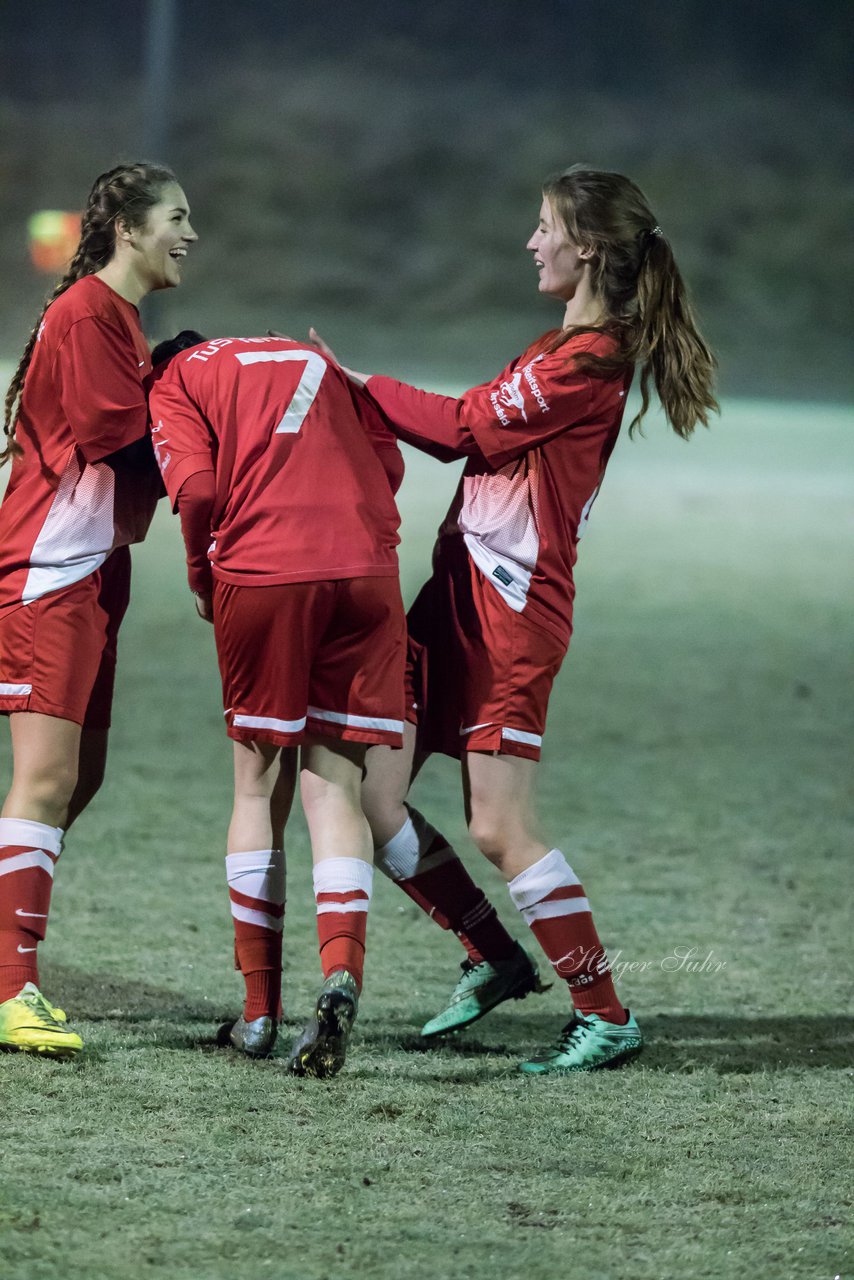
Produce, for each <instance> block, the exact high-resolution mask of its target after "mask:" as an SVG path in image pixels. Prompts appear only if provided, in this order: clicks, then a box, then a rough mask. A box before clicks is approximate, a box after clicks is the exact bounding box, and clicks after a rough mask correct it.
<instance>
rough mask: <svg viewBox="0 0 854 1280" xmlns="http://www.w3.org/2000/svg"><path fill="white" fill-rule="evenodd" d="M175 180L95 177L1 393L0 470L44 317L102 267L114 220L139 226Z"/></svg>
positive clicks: (138, 168) (136, 172) (122, 169)
mask: <svg viewBox="0 0 854 1280" xmlns="http://www.w3.org/2000/svg"><path fill="white" fill-rule="evenodd" d="M175 181H176V178H175V175H174V173H172V171H171V169H167V168H165V167H164V166H163V165H156V164H145V163H139V164H121V165H118V166H117V167H116V168H115V169H109V170H108V171H107V172H106V173H102V174H101V175H100V177H98V178H96V179H95V182H94V184H93V186H92V190H91V191H90V192H89V198H88V200H87V201H86V210H85V212H84V214H83V220H82V224H81V227H80V243H79V244H78V246H77V251H76V253H75V254H74V257H73V258H72V259H71V262H70V263H69V266H68V270H67V271H66V273H65V275H64V276H63V277H62V279H61V280H60V281H59V282H58V283H57V285H56V288H55V289H54V291H53V293H52V294H51V295H50V297H49V298H47V299H46V301H45V304H44V306H43V307H42V309H41V312H40V313H39V318H38V320H36V323H35V324H34V325H33V330H32V333H31V334H30V336H29V339H28V340H27V345H26V346H25V347H24V353H23V355H22V356H21V359H20V362H19V364H18V367H17V369H16V370H15V375H14V377H13V378H12V381H11V382H10V383H9V390H8V391H7V392H6V404H5V414H4V419H3V430H4V431H5V433H6V447H5V449H4V450H3V451H2V453H0V466H2V465H3V463H4V462H6V461H7V460H8V459H9V458H12V457H17V456H18V455H19V454H20V453H21V452H22V450H21V446H20V445H19V444H18V443H17V441H16V440H15V422H16V420H17V416H18V408H19V407H20V396H21V392H22V390H23V387H24V379H25V378H26V376H27V369H28V368H29V366H30V360H31V359H32V354H33V349H34V348H35V345H36V340H37V338H38V335H39V329H40V328H41V323H42V320H43V319H44V314H45V312H46V311H47V309H48V307H49V306H50V304H51V303H52V302H54V301H55V300H56V299H57V298H58V297H60V295H61V294H63V293H65V291H66V289H70V288H71V286H72V285H73V284H75V283H76V282H77V281H78V280H82V279H83V277H84V276H90V275H93V274H94V272H96V271H100V270H101V268H102V267H105V266H106V265H107V263H108V262H109V261H110V259H111V258H112V257H113V254H114V253H115V248H116V222H117V221H118V220H120V221H121V222H123V223H125V225H126V226H128V227H130V228H135V227H141V226H142V225H143V224H144V222H145V220H146V218H147V217H148V211H149V209H151V208H152V207H153V206H154V205H155V204H157V202H158V200H159V199H160V195H161V192H162V190H163V188H164V187H165V186H167V185H168V184H169V183H172V182H175Z"/></svg>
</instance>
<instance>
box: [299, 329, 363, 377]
mask: <svg viewBox="0 0 854 1280" xmlns="http://www.w3.org/2000/svg"><path fill="white" fill-rule="evenodd" d="M308 337H309V341H310V342H312V343H313V344H314V346H316V347H317V349H318V351H319V352H320V354H321V355H322V356H326V359H327V360H331V361H332V363H333V364H337V365H338V368H339V369H340V370H341V372H342V373H346V375H347V377H348V378H349V379H350V381H351V382H355V384H356V386H357V387H363V386H364V385H365V383H366V382H367V381H368V378H369V377H370V376H371V375H370V374H369V373H356V371H355V369H348V368H347V366H346V365H345V364H342V363H341V361H340V360H339V359H338V357H337V356H336V354H335V352H334V351H333V350H332V348H331V347H330V346H329V344H328V343H326V342H324V341H323V339H322V338H321V336H320V334H319V333H318V332H317V330H316V329H315V328H314V326H312V327H311V328H310V329H309V331H308Z"/></svg>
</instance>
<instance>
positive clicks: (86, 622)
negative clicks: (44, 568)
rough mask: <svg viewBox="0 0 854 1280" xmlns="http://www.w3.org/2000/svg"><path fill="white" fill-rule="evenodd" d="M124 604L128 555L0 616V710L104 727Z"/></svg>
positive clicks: (117, 554)
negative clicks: (37, 713)
mask: <svg viewBox="0 0 854 1280" xmlns="http://www.w3.org/2000/svg"><path fill="white" fill-rule="evenodd" d="M129 598H130V551H129V550H128V548H127V547H118V548H117V549H116V550H115V551H114V552H113V553H112V554H111V555H109V556H108V557H107V559H106V560H105V561H104V563H103V564H102V565H101V568H100V569H96V571H95V572H94V573H90V574H89V575H88V576H87V577H85V578H81V580H80V581H79V582H74V583H72V584H71V586H70V587H62V588H61V589H60V590H59V591H53V592H51V593H50V595H46V596H42V597H41V598H40V599H39V600H33V601H32V603H31V604H22V605H21V606H20V607H19V608H17V609H13V610H11V611H9V612H6V613H5V614H4V615H3V616H2V617H0V712H2V713H3V714H4V715H8V714H9V712H13V711H37V712H40V713H41V714H42V715H46V716H57V717H58V718H59V719H60V720H71V721H73V722H74V723H75V724H80V725H83V726H84V727H85V728H86V729H109V727H110V712H111V710H112V705H113V686H114V684H115V678H116V645H117V642H118V635H119V627H120V626H121V623H122V618H123V617H124V616H125V611H126V609H127V607H128V600H129Z"/></svg>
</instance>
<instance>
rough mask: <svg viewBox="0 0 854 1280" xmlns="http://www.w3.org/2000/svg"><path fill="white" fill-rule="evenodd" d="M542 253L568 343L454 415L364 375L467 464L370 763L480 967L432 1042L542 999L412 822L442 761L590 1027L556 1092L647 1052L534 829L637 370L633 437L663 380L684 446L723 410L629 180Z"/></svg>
mask: <svg viewBox="0 0 854 1280" xmlns="http://www.w3.org/2000/svg"><path fill="white" fill-rule="evenodd" d="M527 249H528V251H529V252H530V253H531V254H533V257H534V263H535V266H536V268H537V271H538V273H539V290H540V292H541V293H544V294H548V296H549V297H553V298H555V299H557V300H558V301H559V302H560V303H562V305H563V316H562V321H561V327H560V329H557V330H551V331H550V332H548V333H545V334H543V335H542V336H541V337H539V338H538V339H537V340H536V341H535V342H533V343H532V344H531V346H530V347H528V349H527V350H526V351H524V352H523V353H522V355H521V356H518V357H517V358H516V359H515V360H513V361H512V362H511V363H510V364H509V365H508V366H507V367H506V368H505V369H503V370H502V371H501V372H500V373H499V374H497V375H496V377H495V378H493V379H492V380H491V381H490V382H486V383H484V384H482V385H481V386H478V387H473V388H472V389H471V390H470V391H467V392H466V393H465V395H463V396H462V398H461V399H459V400H454V399H450V398H448V397H446V396H438V395H431V394H429V393H427V392H423V391H419V390H418V389H416V388H415V387H410V386H407V385H406V384H405V383H401V382H398V381H397V380H396V379H393V378H385V377H372V376H369V375H365V374H357V373H354V372H353V371H352V370H348V371H347V372H348V373H349V375H350V377H351V378H352V379H353V380H354V381H355V382H357V383H358V384H360V385H361V386H363V387H364V388H365V389H366V391H367V393H368V395H370V396H371V398H372V399H373V400H374V402H375V403H376V405H377V406H378V407H379V409H380V410H381V411H382V413H383V416H384V419H385V421H386V422H388V424H389V426H390V427H391V429H392V431H394V433H395V434H396V435H398V436H400V437H401V438H402V439H404V440H406V441H407V442H409V443H410V444H414V445H415V446H416V447H419V448H421V449H423V450H425V451H426V452H428V453H432V454H433V455H434V456H436V457H439V458H441V459H443V460H445V461H449V460H451V459H454V458H465V459H466V466H465V470H464V472H463V476H462V479H461V481H460V486H459V489H458V492H457V496H456V497H455V499H454V501H453V503H452V505H451V509H450V511H449V512H448V514H447V516H446V518H445V520H444V522H443V524H442V526H441V528H440V530H439V538H438V542H437V544H436V549H435V552H434V556H433V573H432V576H431V577H430V579H429V580H428V581H427V582H426V583H425V585H424V587H423V588H422V590H421V592H420V594H419V595H418V597H417V599H416V601H415V603H414V605H413V606H412V608H411V610H410V612H409V618H408V624H409V640H410V661H409V672H408V682H409V687H408V688H407V697H408V699H409V704H408V712H409V719H410V723H409V725H408V726H407V731H406V734H405V740H404V749H403V750H402V751H399V752H396V753H395V752H392V751H391V750H390V749H389V748H387V747H383V746H377V747H372V748H371V750H370V751H369V753H368V761H367V775H366V779H365V783H364V787H363V800H364V807H365V813H366V814H367V816H368V819H369V821H370V823H371V828H372V832H373V837H374V843H375V845H376V855H375V862H376V865H377V866H379V867H380V868H381V869H382V870H383V871H385V873H386V874H387V875H389V876H390V877H391V878H392V879H393V880H395V881H397V882H398V883H399V884H400V886H401V888H403V890H404V891H405V892H406V893H408V894H409V896H410V897H411V898H413V899H414V901H416V902H417V903H418V905H419V906H421V907H422V908H423V909H424V910H425V911H427V912H428V913H429V915H430V916H431V917H432V919H433V920H434V921H436V922H437V923H440V924H443V926H444V927H445V928H452V929H453V930H454V932H455V933H456V934H457V935H458V936H459V937H460V940H461V941H462V942H463V944H464V945H465V947H466V950H467V952H468V959H467V960H466V961H464V962H463V976H462V978H461V979H460V981H459V982H458V983H457V986H456V988H455V990H454V991H453V993H452V995H451V998H450V1000H449V1001H448V1004H447V1007H446V1008H445V1009H443V1010H442V1011H441V1012H440V1013H439V1014H438V1015H437V1016H436V1017H435V1018H432V1019H431V1020H430V1022H428V1023H427V1025H426V1026H425V1027H424V1028H423V1029H422V1035H423V1036H425V1037H428V1038H430V1037H433V1036H438V1035H442V1034H444V1033H446V1032H449V1031H454V1030H458V1029H459V1028H461V1027H463V1026H466V1025H468V1024H469V1023H471V1022H474V1021H476V1020H477V1019H478V1018H480V1017H482V1016H483V1015H484V1014H485V1013H488V1012H489V1010H490V1009H493V1008H495V1006H496V1005H498V1004H500V1003H502V1002H503V1001H505V1000H508V999H510V998H511V997H513V998H516V999H518V998H520V997H521V996H525V995H527V994H528V993H529V992H531V991H535V990H538V989H540V983H539V975H538V971H537V968H536V965H535V963H534V961H533V959H532V957H530V956H529V955H528V954H527V953H526V952H525V951H524V950H523V949H522V948H521V947H519V946H518V945H517V944H516V943H514V941H513V939H512V937H511V936H510V934H509V933H508V932H507V930H505V929H504V928H503V926H502V925H501V924H500V923H499V921H498V919H497V916H496V912H495V909H494V907H492V906H491V904H489V903H488V902H487V901H486V899H485V898H484V896H483V893H482V892H481V890H480V889H479V888H478V887H477V886H476V885H475V883H474V881H473V880H472V879H471V877H470V876H469V875H468V872H467V871H466V870H465V868H464V867H463V864H462V862H461V861H460V859H459V858H458V857H457V855H456V853H455V852H454V850H453V849H451V847H450V846H449V845H448V842H447V841H446V839H445V837H444V836H443V835H442V834H441V833H440V832H438V831H437V830H436V829H435V828H434V827H432V826H431V825H430V823H429V822H427V820H426V819H425V818H424V817H423V816H422V815H421V814H420V813H419V812H418V811H417V810H416V809H414V808H413V807H412V806H411V805H410V804H408V803H405V802H406V799H407V796H408V791H409V787H410V784H411V781H412V779H413V778H414V776H415V774H416V773H417V772H418V769H419V768H420V765H421V763H423V761H424V759H425V758H426V757H427V755H429V754H430V753H431V752H437V751H438V752H443V753H444V754H446V755H450V756H454V757H457V758H458V759H459V760H460V763H461V772H462V785H463V799H464V805H465V811H466V816H467V819H468V827H469V833H470V835H471V836H472V839H473V840H474V842H475V844H477V845H478V847H479V848H480V850H481V852H482V853H483V854H484V855H485V856H486V857H487V858H489V860H490V861H491V862H492V863H493V864H494V865H495V866H496V867H497V868H498V870H499V871H500V872H501V874H502V875H503V876H504V878H505V880H506V881H507V882H508V887H509V890H510V897H511V899H512V901H513V903H514V904H515V905H516V906H517V907H518V909H519V910H520V912H521V913H522V916H523V918H524V919H525V921H526V923H527V924H529V925H530V927H531V930H532V932H533V934H534V936H535V938H536V940H537V941H538V943H539V944H540V946H541V947H542V949H543V951H544V952H545V954H546V956H547V958H548V960H549V962H550V964H551V965H552V967H553V969H554V971H555V973H556V974H557V975H558V977H559V978H561V979H563V980H564V981H565V982H566V984H567V987H568V988H569V995H570V998H571V1000H572V1004H573V1010H574V1012H573V1016H572V1019H571V1021H570V1022H569V1023H568V1024H567V1026H566V1027H565V1028H564V1029H563V1031H561V1032H560V1033H559V1035H558V1036H557V1038H556V1041H555V1043H554V1044H553V1045H552V1046H550V1047H549V1048H547V1049H546V1050H545V1051H544V1052H542V1053H540V1054H537V1055H534V1056H532V1057H531V1058H529V1059H527V1060H526V1061H524V1062H523V1063H522V1064H521V1069H522V1070H523V1071H524V1072H525V1073H526V1074H528V1075H542V1074H546V1073H558V1074H563V1073H565V1072H574V1071H589V1070H593V1069H595V1068H598V1067H602V1066H606V1065H607V1064H608V1063H612V1062H619V1061H622V1060H623V1059H625V1058H628V1057H631V1056H633V1055H634V1054H636V1053H637V1052H638V1050H639V1049H640V1047H641V1044H642V1036H641V1032H640V1030H639V1028H638V1025H637V1023H636V1022H635V1019H634V1017H633V1016H632V1015H631V1014H630V1013H629V1010H628V1009H626V1008H624V1006H623V1005H622V1003H621V1001H620V1000H619V998H618V996H617V993H616V990H615V988H614V984H613V981H612V979H611V974H610V969H609V965H608V958H607V956H606V954H605V951H604V949H603V947H602V944H601V942H600V939H599V934H598V932H597V930H596V928H595V926H594V923H593V916H592V913H591V910H590V903H589V901H588V899H587V897H586V895H585V893H584V890H583V888H582V886H581V883H580V881H579V879H578V877H577V876H576V874H575V872H574V871H573V870H572V868H571V867H570V865H569V863H568V862H567V860H566V858H565V857H564V855H563V853H562V852H561V850H559V849H557V848H551V849H550V848H549V847H548V845H547V844H545V843H543V841H542V840H541V838H540V835H539V830H538V828H537V825H536V822H535V819H534V804H533V790H534V778H535V773H536V767H537V762H538V761H539V759H540V750H541V747H542V742H543V736H544V734H545V727H546V712H547V709H548V703H549V697H550V694H551V689H552V683H553V681H554V679H555V677H556V675H557V673H558V670H559V668H560V666H561V663H562V662H563V659H564V656H565V654H566V651H567V647H568V645H569V641H570V635H571V632H572V606H573V597H574V594H575V588H574V584H573V569H574V565H575V560H576V555H577V546H578V540H579V538H580V537H581V534H582V533H583V531H584V528H585V525H586V523H587V520H588V517H589V515H590V510H591V507H592V506H593V503H594V501H595V499H596V495H597V493H598V492H599V487H600V485H601V483H602V480H603V477H604V474H605V468H606V466H607V464H608V460H609V458H610V456H611V451H612V450H613V448H614V445H615V443H616V440H617V436H618V434H619V432H620V425H621V421H622V417H623V410H624V408H625V404H626V395H627V392H628V389H629V385H630V383H631V381H632V377H633V374H634V370H635V368H636V367H637V368H638V371H639V373H640V389H641V409H640V413H639V414H638V415H637V417H636V418H635V421H634V423H633V424H632V426H636V425H637V423H638V422H639V421H640V419H641V418H642V416H643V414H644V413H645V412H646V410H647V408H648V405H649V383H650V380H651V381H652V383H653V384H654V386H655V390H656V392H657V394H658V397H659V400H660V401H661V405H662V408H663V409H664V412H665V415H666V417H667V418H668V420H669V422H670V424H671V426H672V427H673V429H674V430H675V431H676V432H677V433H678V434H679V435H680V436H682V437H684V438H687V437H688V436H690V435H691V432H692V431H693V430H694V428H695V427H696V425H697V424H698V423H700V422H702V423H706V422H707V421H708V416H709V414H710V413H711V412H713V411H714V410H715V409H716V408H717V405H716V401H715V398H714V395H713V393H712V372H713V369H714V359H713V357H712V355H711V353H710V351H709V350H708V348H707V347H706V345H705V343H704V341H703V339H702V337H701V336H700V334H699V332H698V330H697V328H696V326H695V324H694V320H693V317H692V314H691V309H690V306H689V304H688V300H687V297H686V294H685V289H684V286H683V283H682V277H681V275H680V273H679V270H678V268H677V266H676V262H675V260H674V258H673V254H672V251H671V249H670V246H669V244H668V242H667V240H666V238H665V237H664V236H663V235H662V232H661V228H660V227H659V225H658V222H657V220H656V218H655V216H654V215H653V213H652V210H651V209H650V207H649V204H648V203H647V201H646V199H645V197H644V195H643V193H642V192H641V191H640V190H639V188H638V187H637V186H636V185H635V183H633V182H632V181H631V180H630V179H629V178H626V177H625V176H623V175H622V174H619V173H609V172H606V171H602V170H597V169H591V168H588V167H587V166H582V165H574V166H573V167H572V168H571V169H568V170H567V171H566V172H565V173H562V174H560V175H558V176H556V177H555V178H552V179H550V180H549V181H548V182H546V184H545V187H544V189H543V192H542V204H541V206H540V212H539V219H538V222H537V227H536V230H535V231H534V234H533V235H532V236H531V238H530V239H529V241H528V244H527ZM315 336H316V335H315ZM321 346H322V349H324V350H325V352H326V354H327V355H330V356H331V352H329V349H328V348H325V347H323V344H321ZM630 430H631V428H630Z"/></svg>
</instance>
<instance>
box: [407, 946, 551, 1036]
mask: <svg viewBox="0 0 854 1280" xmlns="http://www.w3.org/2000/svg"><path fill="white" fill-rule="evenodd" d="M461 967H462V971H463V976H462V977H461V978H460V980H459V982H458V983H457V985H456V986H455V987H454V990H453V991H452V992H451V998H450V1000H449V1001H448V1004H447V1006H446V1007H445V1008H444V1009H443V1010H442V1012H441V1013H437V1014H436V1017H435V1018H431V1019H430V1021H429V1022H428V1023H426V1024H425V1025H424V1026H423V1027H422V1028H421V1036H422V1039H424V1040H429V1039H431V1038H432V1037H433V1036H441V1035H447V1034H448V1033H449V1032H451V1031H459V1030H460V1029H461V1028H462V1027H467V1026H469V1025H470V1024H471V1023H472V1022H477V1020H478V1018H482V1017H483V1016H484V1014H486V1013H489V1011H490V1009H494V1008H496V1006H497V1005H499V1004H503V1003H504V1001H505V1000H522V999H524V997H525V996H527V995H530V993H531V992H532V991H534V992H537V993H539V992H543V991H548V989H549V986H550V985H551V984H546V985H543V983H542V982H541V981H540V971H539V969H538V968H537V966H536V964H535V962H534V961H533V960H532V959H531V957H530V956H529V955H528V953H527V951H526V950H525V949H524V947H520V946H517V948H516V953H515V955H513V956H511V957H510V959H509V960H497V961H495V962H494V963H490V961H488V960H482V961H481V962H480V964H472V962H471V960H464V961H463V963H462V966H461Z"/></svg>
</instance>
